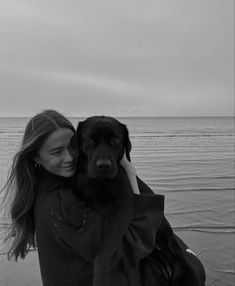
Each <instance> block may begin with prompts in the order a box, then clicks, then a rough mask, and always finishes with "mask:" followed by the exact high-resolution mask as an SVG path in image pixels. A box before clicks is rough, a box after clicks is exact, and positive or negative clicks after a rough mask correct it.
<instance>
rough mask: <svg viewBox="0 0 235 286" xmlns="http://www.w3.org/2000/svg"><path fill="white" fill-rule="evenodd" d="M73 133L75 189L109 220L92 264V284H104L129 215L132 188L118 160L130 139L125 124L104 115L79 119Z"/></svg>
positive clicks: (128, 144) (128, 153)
mask: <svg viewBox="0 0 235 286" xmlns="http://www.w3.org/2000/svg"><path fill="white" fill-rule="evenodd" d="M76 134H77V144H78V148H79V155H78V166H77V170H78V171H77V186H78V190H79V192H80V194H81V195H82V196H83V199H85V200H86V201H87V202H88V203H89V205H91V206H92V207H93V208H95V209H96V210H97V211H98V212H100V213H102V214H104V215H108V216H109V219H110V220H111V223H110V225H111V227H110V229H108V230H107V233H105V234H104V240H103V243H102V245H101V247H100V250H99V253H98V254H97V257H96V259H95V265H94V280H93V286H94V285H95V286H98V285H99V286H105V285H108V271H109V267H110V259H111V257H112V255H113V253H114V251H115V250H116V248H117V246H118V244H119V242H120V241H121V239H122V236H123V234H124V233H125V231H126V229H127V227H128V225H129V224H130V221H131V218H132V198H133V192H132V189H131V187H130V184H129V181H128V179H127V176H126V175H125V172H124V170H123V169H122V167H121V166H120V164H119V161H120V160H121V158H122V157H123V154H124V152H125V153H126V156H127V158H128V159H129V160H130V150H131V142H130V139H129V134H128V130H127V127H126V126H125V125H124V124H122V123H120V122H119V121H118V120H116V119H114V118H112V117H107V116H94V117H89V118H88V119H86V120H85V121H83V122H80V123H79V125H78V127H77V133H76Z"/></svg>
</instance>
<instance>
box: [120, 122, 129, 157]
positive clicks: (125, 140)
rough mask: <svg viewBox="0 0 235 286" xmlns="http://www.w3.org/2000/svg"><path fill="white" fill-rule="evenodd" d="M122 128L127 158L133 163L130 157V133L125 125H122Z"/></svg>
mask: <svg viewBox="0 0 235 286" xmlns="http://www.w3.org/2000/svg"><path fill="white" fill-rule="evenodd" d="M122 128H123V131H124V141H123V146H124V149H125V152H126V157H127V159H128V161H131V157H130V152H131V141H130V137H129V132H128V129H127V126H126V125H125V124H122Z"/></svg>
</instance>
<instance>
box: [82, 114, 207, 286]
mask: <svg viewBox="0 0 235 286" xmlns="http://www.w3.org/2000/svg"><path fill="white" fill-rule="evenodd" d="M77 145H78V148H79V158H78V166H77V170H78V172H77V187H78V189H79V193H80V194H81V195H82V197H83V199H85V200H86V201H87V202H88V203H89V205H91V206H92V207H94V208H95V209H96V210H97V211H98V212H100V213H102V214H103V215H107V216H109V217H110V220H111V223H110V229H108V230H107V232H106V233H104V240H103V243H102V245H101V247H100V249H99V252H98V254H97V256H96V258H95V264H94V280H93V286H106V285H108V283H109V282H108V270H109V266H110V260H111V257H112V255H113V253H114V251H115V250H116V248H117V246H118V244H119V243H120V241H121V239H122V237H123V234H124V233H125V232H126V230H127V228H128V226H129V224H130V222H131V219H132V197H133V196H132V195H133V192H132V190H131V187H130V185H128V183H129V182H128V179H127V177H126V175H125V173H124V171H123V169H122V168H121V166H120V164H119V161H120V160H121V158H122V156H123V154H124V152H125V153H126V155H127V158H128V160H130V151H131V142H130V139H129V134H128V130H127V127H126V126H125V125H124V124H122V123H120V122H119V121H118V120H116V119H114V118H112V117H106V116H94V117H90V118H88V119H86V120H85V121H83V122H80V123H79V125H78V128H77ZM137 179H138V185H139V189H140V192H141V193H142V192H143V193H144V192H145V193H146V192H149V193H151V192H152V191H151V189H149V187H148V186H147V185H145V184H144V182H142V181H141V180H140V179H139V178H137ZM110 215H111V216H110ZM186 248H187V246H186V245H185V244H184V243H183V241H181V240H180V239H179V238H178V237H177V236H176V235H175V234H174V232H173V230H172V228H171V226H170V224H169V223H168V221H167V220H166V218H165V217H164V218H163V220H162V222H161V225H160V228H159V230H158V233H157V240H156V247H155V248H154V249H153V252H152V253H151V254H150V255H149V256H148V257H146V258H145V259H143V260H142V261H141V262H140V270H141V272H142V274H141V277H142V279H143V281H142V284H143V285H146V286H151V285H168V286H189V285H192V286H204V283H205V273H204V268H203V266H202V264H201V262H200V261H199V260H198V259H197V257H195V256H194V255H192V254H189V253H188V252H186V251H185V249H186Z"/></svg>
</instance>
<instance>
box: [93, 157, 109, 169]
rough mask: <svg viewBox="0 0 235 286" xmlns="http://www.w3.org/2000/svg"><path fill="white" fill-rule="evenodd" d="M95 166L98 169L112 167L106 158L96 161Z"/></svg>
mask: <svg viewBox="0 0 235 286" xmlns="http://www.w3.org/2000/svg"><path fill="white" fill-rule="evenodd" d="M96 167H97V168H98V169H100V170H106V169H109V168H111V167H112V164H111V161H110V160H108V159H99V160H97V162H96Z"/></svg>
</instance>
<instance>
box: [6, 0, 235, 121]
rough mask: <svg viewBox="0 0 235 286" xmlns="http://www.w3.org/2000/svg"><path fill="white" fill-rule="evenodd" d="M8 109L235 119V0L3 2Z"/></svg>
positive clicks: (9, 112)
mask: <svg viewBox="0 0 235 286" xmlns="http://www.w3.org/2000/svg"><path fill="white" fill-rule="evenodd" d="M0 100H1V101H0V116H31V115H33V114H35V113H36V112H39V111H41V110H42V109H46V108H54V109H57V110H59V111H60V112H63V113H64V114H65V115H68V116H89V115H94V114H106V115H112V116H217V115H218V116H226V115H229V116H233V115H234V1H233V0H142V1H138V0H118V1H114V0H86V1H79V0H63V1H62V0H40V1H39V0H0Z"/></svg>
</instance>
